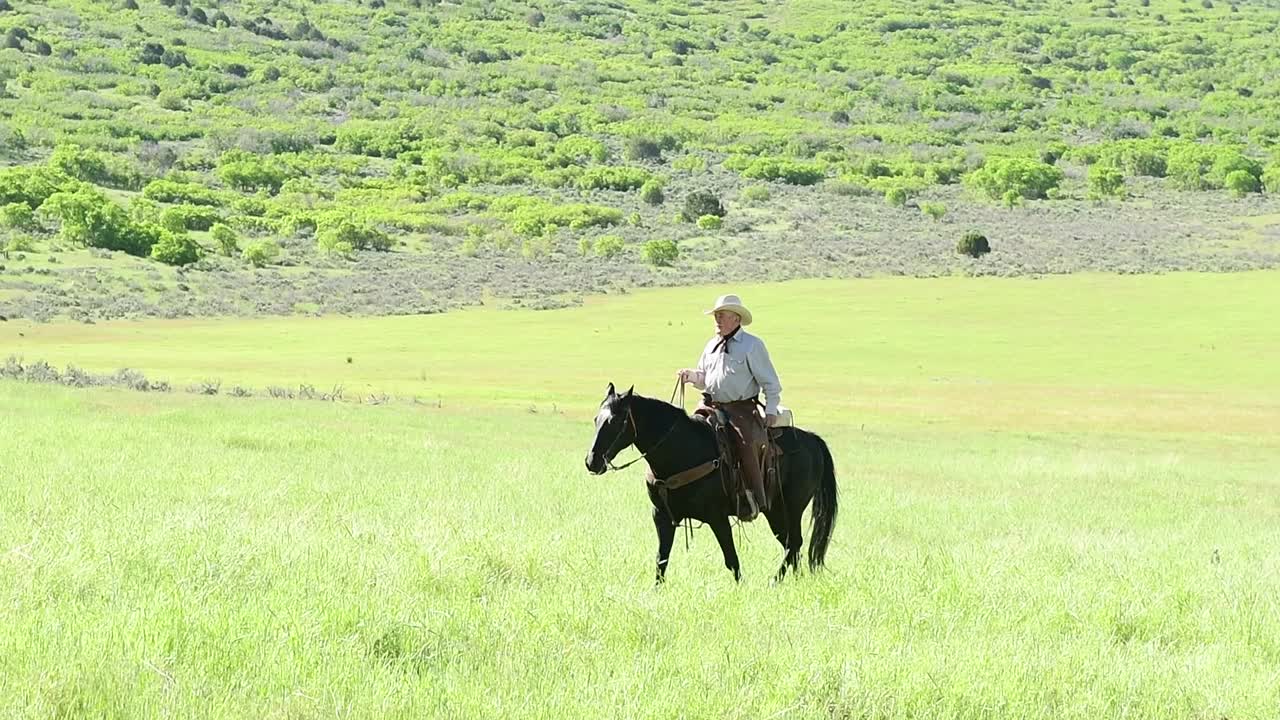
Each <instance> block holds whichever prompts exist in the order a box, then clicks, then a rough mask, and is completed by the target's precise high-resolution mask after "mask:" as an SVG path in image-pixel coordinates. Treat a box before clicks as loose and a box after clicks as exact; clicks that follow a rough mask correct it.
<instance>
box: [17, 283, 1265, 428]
mask: <svg viewBox="0 0 1280 720" xmlns="http://www.w3.org/2000/svg"><path fill="white" fill-rule="evenodd" d="M737 290H738V291H739V292H741V293H742V295H743V298H744V299H745V300H746V302H747V303H748V304H749V306H750V307H751V308H752V309H753V312H754V314H755V316H756V318H757V320H756V322H755V324H753V325H752V329H753V330H755V331H757V332H759V333H760V334H761V335H762V336H763V337H765V338H766V339H767V340H768V343H769V347H770V352H771V354H772V356H773V357H774V359H775V362H776V364H777V366H778V368H779V370H780V372H781V373H782V378H783V382H784V386H785V391H784V400H785V402H786V403H787V404H788V405H790V406H791V407H793V408H794V409H795V411H796V413H797V415H798V416H799V417H800V418H802V419H807V418H810V417H813V416H820V417H824V418H825V419H826V420H827V421H829V422H848V423H859V424H861V423H868V422H870V423H889V424H892V425H894V426H900V425H904V424H905V425H914V424H918V423H926V424H944V425H948V426H950V425H954V426H957V427H970V428H984V429H992V430H1022V431H1039V430H1046V431H1048V430H1060V431H1061V430H1067V431H1090V430H1107V431H1113V432H1130V431H1132V432H1150V431H1163V432H1186V433H1198V432H1222V433H1227V434H1231V435H1239V436H1248V435H1250V434H1260V435H1259V436H1260V437H1268V438H1272V439H1274V437H1275V427H1276V425H1274V423H1273V421H1274V419H1275V418H1274V412H1275V408H1276V404H1277V403H1280V387H1278V386H1277V385H1276V381H1277V377H1278V376H1277V375H1276V374H1275V372H1274V370H1273V367H1272V365H1273V363H1272V362H1271V361H1270V358H1274V357H1276V356H1277V355H1280V328H1278V327H1277V326H1276V324H1275V323H1274V322H1273V318H1272V314H1273V311H1272V308H1274V307H1276V306H1277V305H1278V304H1280V274H1277V273H1272V272H1262V273H1241V274H1230V275H1207V274H1204V275H1201V274H1191V273H1185V274H1175V275H1166V276H1091V275H1072V276H1062V277H1053V278H1046V279H1042V280H1031V279H999V278H982V279H961V278H949V279H937V280H929V281H923V282H922V281H915V280H911V279H905V278H897V279H880V280H858V281H839V280H810V281H798V282H790V283H782V284H773V285H760V286H750V287H743V288H737ZM719 292H722V290H721V289H719V288H692V289H678V290H677V289H665V290H646V291H641V292H637V293H634V294H629V295H625V296H613V297H602V298H592V299H590V300H589V301H588V302H587V303H586V304H585V305H584V306H583V307H580V308H570V309H565V310H558V311H553V312H549V313H541V314H536V315H533V314H529V313H518V312H507V311H503V310H495V309H481V310H469V311H466V312H460V313H450V314H445V315H438V316H431V317H399V318H287V319H261V320H252V321H249V320H232V321H222V320H195V321H150V322H112V323H99V324H96V325H92V326H86V325H76V324H66V323H62V324H49V325H41V324H33V323H28V322H9V323H5V324H2V325H0V347H3V348H5V349H6V352H9V353H13V354H15V355H18V356H20V357H21V359H22V361H23V362H24V363H25V364H26V365H31V364H32V363H34V362H36V361H40V360H43V361H46V362H49V363H52V364H53V366H54V367H55V368H56V369H58V370H62V369H64V368H65V367H66V366H68V365H74V366H76V367H78V368H81V369H83V370H87V371H90V372H95V373H109V372H111V371H115V370H117V369H120V368H131V369H133V370H136V371H141V372H143V373H145V374H146V375H147V376H148V377H150V378H151V379H152V380H164V381H168V382H170V383H171V384H172V385H173V386H174V388H175V389H176V390H178V391H181V390H183V389H185V388H187V387H188V386H193V385H199V386H203V385H204V384H205V383H208V384H210V385H213V384H217V383H220V386H219V387H220V390H221V392H223V393H227V392H229V391H231V390H232V388H233V387H235V386H241V387H243V388H245V389H249V390H253V391H255V392H257V393H258V394H260V395H261V394H265V393H266V391H267V389H268V388H270V387H272V386H275V387H278V388H282V389H291V390H295V391H296V389H297V388H298V386H299V385H302V384H306V385H310V386H313V387H314V388H316V390H317V392H325V393H327V392H331V391H332V390H333V388H334V387H335V386H339V387H341V388H342V389H343V392H344V396H345V397H346V398H347V399H349V400H360V399H367V398H368V397H369V396H370V395H374V396H375V397H381V396H382V395H383V394H388V395H391V396H398V397H402V398H406V399H407V398H411V397H417V398H418V399H419V400H420V401H421V402H423V403H425V404H426V405H427V406H436V405H443V406H444V407H447V408H454V409H457V408H459V407H463V406H480V407H490V406H493V405H497V406H499V407H506V408H509V409H512V410H516V411H521V412H523V411H526V410H533V411H537V412H542V413H552V412H560V413H565V412H569V413H575V412H576V413H582V412H586V410H587V409H590V408H592V407H594V406H595V404H596V403H598V402H599V399H600V398H599V396H600V394H601V393H602V392H603V388H604V386H605V385H606V384H607V383H608V382H611V381H612V382H616V383H619V384H621V385H622V386H623V387H626V386H628V385H631V384H632V383H634V384H635V385H636V386H637V388H638V390H639V391H640V392H643V393H646V394H649V395H653V396H662V397H667V396H668V395H669V393H670V389H671V385H672V383H673V382H674V372H675V370H676V369H677V368H680V367H686V366H688V365H690V364H691V363H693V362H695V361H696V360H697V353H698V352H699V350H700V349H701V347H702V344H703V342H705V340H706V338H707V337H709V336H710V334H711V333H712V332H713V329H712V327H711V324H710V321H709V320H708V319H707V318H706V317H705V316H703V315H702V310H703V309H704V308H705V307H706V305H707V304H708V303H709V302H710V301H711V300H712V298H714V297H715V295H716V294H718V293H719ZM575 407H576V408H579V410H576V411H575V410H573V408H575Z"/></svg>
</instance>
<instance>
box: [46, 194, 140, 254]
mask: <svg viewBox="0 0 1280 720" xmlns="http://www.w3.org/2000/svg"><path fill="white" fill-rule="evenodd" d="M40 211H41V212H42V213H45V214H47V215H49V216H50V217H53V218H54V219H56V220H58V221H59V222H60V223H61V225H62V230H61V237H62V239H63V240H66V241H67V242H70V243H74V244H77V245H85V246H88V247H97V248H102V249H104V250H119V251H122V252H126V253H129V254H130V255H136V256H138V257H146V255H147V254H148V253H150V252H151V246H152V245H154V244H155V243H156V241H158V240H159V239H160V234H159V232H157V231H162V230H163V228H160V227H159V226H153V225H149V224H143V223H134V222H133V221H131V220H130V218H129V215H128V213H126V212H125V211H124V209H123V208H121V207H120V206H119V205H116V204H115V203H114V202H111V200H109V199H108V198H107V197H106V196H105V195H103V194H102V193H101V192H99V191H97V190H95V189H93V188H92V187H90V186H87V185H85V186H81V187H80V189H78V190H76V191H74V192H59V193H55V194H53V195H52V196H50V197H49V199H48V200H46V201H45V202H44V204H43V205H42V206H41V207H40Z"/></svg>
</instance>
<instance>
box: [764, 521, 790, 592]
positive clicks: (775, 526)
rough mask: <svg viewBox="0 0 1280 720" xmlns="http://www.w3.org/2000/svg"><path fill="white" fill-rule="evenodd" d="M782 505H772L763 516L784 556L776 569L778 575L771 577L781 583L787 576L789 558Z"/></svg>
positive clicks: (785, 522)
mask: <svg viewBox="0 0 1280 720" xmlns="http://www.w3.org/2000/svg"><path fill="white" fill-rule="evenodd" d="M780 505H782V503H774V506H773V507H771V508H769V510H768V511H766V512H765V514H764V516H765V517H766V518H767V519H768V520H769V529H770V530H772V531H773V536H774V537H775V538H777V539H778V544H779V545H781V546H782V550H783V551H784V552H786V555H785V556H784V557H783V559H782V567H779V568H778V574H777V575H774V576H773V581H774V582H782V578H784V577H786V574H787V560H788V559H789V558H790V557H791V554H790V552H789V548H788V547H787V540H788V537H787V516H786V514H785V512H784V511H783V508H782V507H779V506H780Z"/></svg>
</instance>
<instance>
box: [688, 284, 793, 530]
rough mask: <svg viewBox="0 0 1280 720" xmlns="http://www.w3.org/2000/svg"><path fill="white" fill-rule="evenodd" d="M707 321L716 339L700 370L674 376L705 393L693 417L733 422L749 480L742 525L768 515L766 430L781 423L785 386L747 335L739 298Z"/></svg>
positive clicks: (723, 302) (724, 302)
mask: <svg viewBox="0 0 1280 720" xmlns="http://www.w3.org/2000/svg"><path fill="white" fill-rule="evenodd" d="M703 314H704V315H712V316H713V317H714V318H715V325H716V335H715V337H712V338H711V339H710V340H708V341H707V344H706V347H705V348H703V350H702V357H700V358H699V359H698V366H697V367H696V368H685V369H683V370H680V371H679V372H678V373H676V375H677V376H678V377H679V378H680V381H681V382H683V383H692V384H693V386H694V387H696V388H698V389H699V390H702V391H703V395H702V402H701V403H700V404H699V405H698V409H697V410H695V411H694V414H695V415H710V414H712V413H714V412H715V411H716V410H723V411H724V413H725V414H726V415H727V416H728V418H729V424H730V427H731V428H732V429H733V432H732V435H733V438H734V441H735V444H736V445H737V450H738V458H739V462H740V463H741V467H742V472H743V473H744V474H745V476H746V479H747V483H748V488H747V493H746V494H747V502H748V507H745V508H742V509H741V510H740V511H739V517H740V518H741V519H743V520H752V519H754V518H755V517H756V515H757V514H759V513H760V511H762V510H767V509H768V504H769V493H768V492H767V491H766V490H765V486H764V474H763V465H764V461H765V453H766V452H767V448H768V443H769V439H768V430H767V429H766V426H769V427H772V426H773V425H775V424H776V423H777V421H778V403H779V401H780V400H781V396H782V384H781V383H780V382H779V381H778V373H777V371H775V370H774V368H773V362H772V361H771V360H770V359H769V351H768V350H766V349H765V346H764V341H763V340H761V339H760V338H759V337H757V336H755V335H752V334H750V333H748V332H747V331H746V330H744V329H743V326H744V325H750V324H751V311H749V310H747V308H746V307H744V306H743V305H742V300H741V299H739V298H738V296H737V295H723V296H721V297H720V298H718V299H717V300H716V304H715V307H713V308H711V309H710V310H707V311H706V312H704V313H703ZM761 391H764V397H765V402H764V413H765V417H764V421H763V423H762V422H761V418H760V414H759V413H758V412H757V403H758V397H759V395H760V392H761Z"/></svg>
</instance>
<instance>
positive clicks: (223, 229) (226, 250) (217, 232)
mask: <svg viewBox="0 0 1280 720" xmlns="http://www.w3.org/2000/svg"><path fill="white" fill-rule="evenodd" d="M212 235H213V241H214V242H215V243H217V244H218V251H219V252H221V253H222V254H223V255H226V256H227V257H234V256H235V254H236V251H237V250H239V249H240V236H239V235H237V234H236V231H235V230H232V229H231V228H230V226H227V225H224V224H222V223H215V224H214V226H213V228H212Z"/></svg>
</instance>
